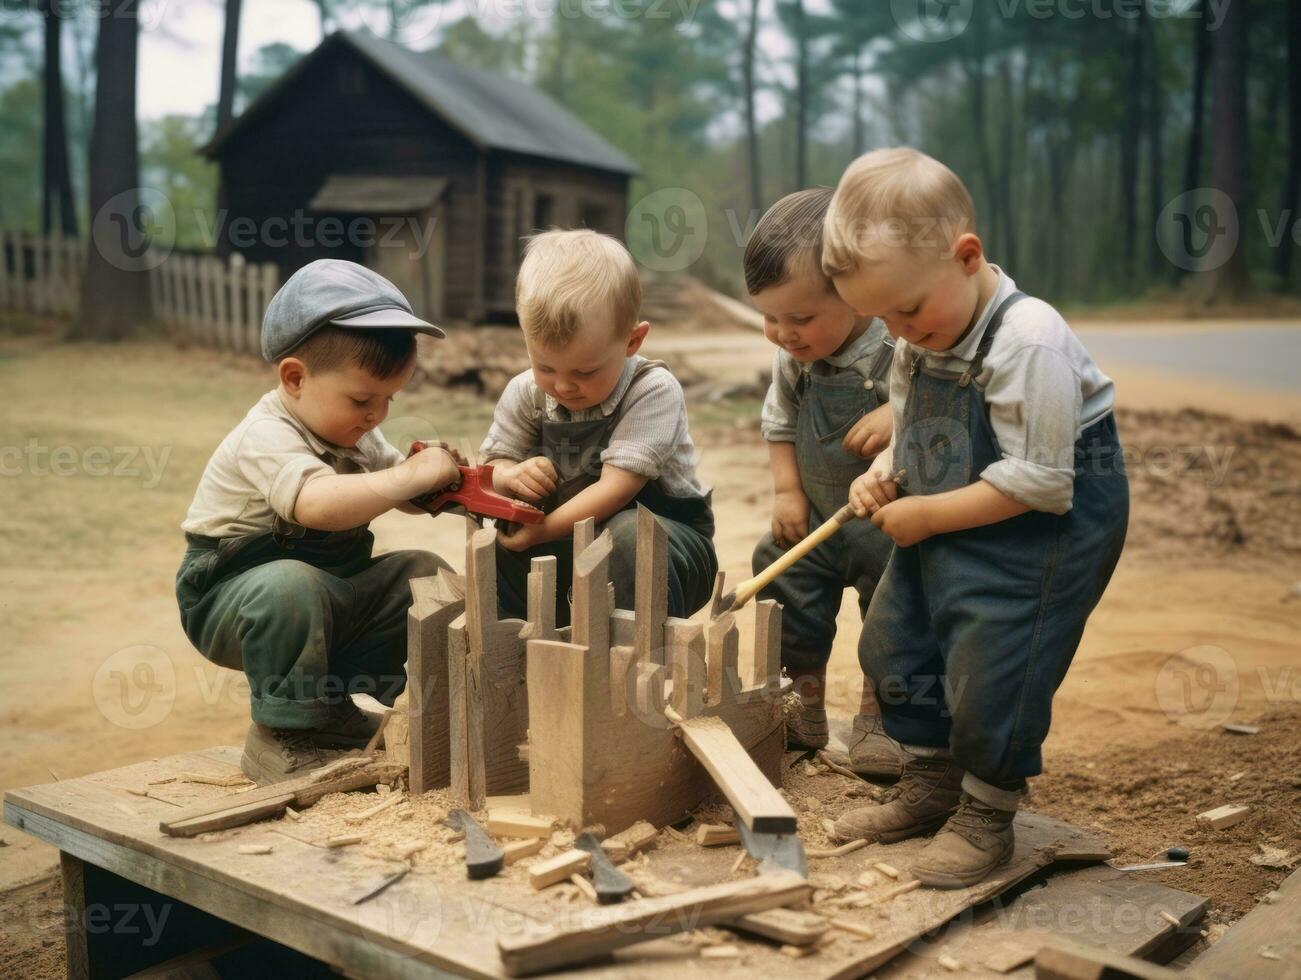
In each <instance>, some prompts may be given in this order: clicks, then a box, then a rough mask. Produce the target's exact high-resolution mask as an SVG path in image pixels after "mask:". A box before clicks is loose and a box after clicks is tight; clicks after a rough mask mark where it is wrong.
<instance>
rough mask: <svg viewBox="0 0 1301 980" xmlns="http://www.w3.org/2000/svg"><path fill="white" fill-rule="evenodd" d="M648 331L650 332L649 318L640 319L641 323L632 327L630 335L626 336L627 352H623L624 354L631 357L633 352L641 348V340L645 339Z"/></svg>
mask: <svg viewBox="0 0 1301 980" xmlns="http://www.w3.org/2000/svg"><path fill="white" fill-rule="evenodd" d="M648 333H650V321H649V320H642V322H641V323H639V324H637V326H635V327H633V328H632V335H631V336H630V337H629V338H628V353H627V354H625V355H624V356H625V357H632V355H633V354H636V353H637V351H638V350H639V349H640V348H641V343H642V341H643V340H645V339H646V335H647V334H648Z"/></svg>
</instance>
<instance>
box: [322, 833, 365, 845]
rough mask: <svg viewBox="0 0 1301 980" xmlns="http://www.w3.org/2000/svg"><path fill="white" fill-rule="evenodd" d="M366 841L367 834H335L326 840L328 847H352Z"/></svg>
mask: <svg viewBox="0 0 1301 980" xmlns="http://www.w3.org/2000/svg"><path fill="white" fill-rule="evenodd" d="M365 839H366V835H365V834H335V835H333V836H332V837H327V838H326V839H325V846H326V847H350V846H351V845H353V844H360V843H361V842H362V841H364V840H365Z"/></svg>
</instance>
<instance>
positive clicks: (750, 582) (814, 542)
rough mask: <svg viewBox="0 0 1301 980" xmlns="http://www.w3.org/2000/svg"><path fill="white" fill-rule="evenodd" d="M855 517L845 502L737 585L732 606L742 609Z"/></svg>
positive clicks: (852, 510)
mask: <svg viewBox="0 0 1301 980" xmlns="http://www.w3.org/2000/svg"><path fill="white" fill-rule="evenodd" d="M854 519H855V516H854V508H853V507H851V506H849V504H845V506H844V507H841V508H840V510H838V511H836V512H835V513H834V514H833V515H832V516H831V517H830V518H828V519H827V520H826V521H824V522H823V523H822V524H821V525H819V526H818V527H817V528H816V529H815V530H814V531H813V532H812V533H810V534H809V535H808V537H806V538H805V539H804V540H803V541H801V542H800V543H799V544H796V545H794V546H792V547H791V548H790V550H788V551H787V552H786V553H785V554H783V555H782V556H781V557H780V558H778V559H777V560H776V561H775V562H773V563H772V564H771V565H769V566H768V567H767V568H765V569H764V570H763V571H762V572H760V573H759V574H758V575H756V576H755V577H754V578H748V579H746V580H745V581H744V582H742V583H741V584H740V585H738V586H737V587H736V598H735V599H734V600H733V601H732V606H731V608H732V609H733V610H736V609H740V608H741V607H742V606H744V605H745V604H746V603H747V602H749V601H750V600H751V599H753V598H754V597H755V595H757V594H758V593H759V591H760V590H761V589H762V588H763V587H764V586H766V585H767V584H768V583H769V582H771V581H772V580H773V579H775V578H776V577H777V576H778V575H780V574H781V573H782V572H784V571H786V569H788V568H790V567H791V566H792V565H794V564H795V563H796V562H797V561H799V560H800V559H801V558H803V557H804V556H805V555H807V554H808V553H809V552H810V551H812V550H813V549H814V548H816V547H817V546H818V545H820V544H822V542H823V541H826V540H827V539H828V538H829V537H831V536H832V535H833V534H835V533H836V532H837V531H839V530H840V529H841V528H842V527H844V526H845V525H846V524H848V523H849V522H850V521H852V520H854Z"/></svg>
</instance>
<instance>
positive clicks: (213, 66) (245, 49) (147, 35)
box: [137, 0, 818, 119]
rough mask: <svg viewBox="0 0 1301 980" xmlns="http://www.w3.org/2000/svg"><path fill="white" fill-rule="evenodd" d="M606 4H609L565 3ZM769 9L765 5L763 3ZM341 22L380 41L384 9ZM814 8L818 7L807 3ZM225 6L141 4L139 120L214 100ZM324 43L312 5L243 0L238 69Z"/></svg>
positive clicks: (177, 1) (441, 21)
mask: <svg viewBox="0 0 1301 980" xmlns="http://www.w3.org/2000/svg"><path fill="white" fill-rule="evenodd" d="M554 2H555V0H450V2H448V3H446V4H444V5H443V6H434V7H431V8H430V9H429V11H427V12H426V14H425V16H424V17H423V18H422V20H420V21H418V22H416V23H414V24H413V25H412V26H411V28H410V29H409V30H408V31H407V32H406V33H405V34H404V36H403V41H404V43H406V44H408V45H409V46H411V47H413V48H417V49H419V48H426V47H430V46H432V45H433V44H434V43H436V41H437V38H438V31H439V28H440V26H441V25H446V24H451V23H454V22H455V21H457V20H459V19H460V18H461V17H463V16H465V15H466V14H467V13H472V14H474V15H475V16H476V17H478V18H479V19H480V22H481V23H482V24H483V26H484V27H485V28H486V29H488V30H493V29H495V28H500V27H503V26H505V25H506V24H507V23H508V22H509V21H511V20H512V19H514V18H515V17H516V16H518V15H519V14H521V13H527V14H531V15H533V16H539V17H545V16H547V14H548V12H549V11H550V10H551V9H552V7H553V5H554ZM566 2H568V3H574V4H576V5H579V6H578V9H582V7H581V4H582V3H593V4H601V3H604V4H607V5H608V4H609V3H611V2H613V0H566ZM664 2H665V3H666V4H668V5H671V6H673V7H674V9H686V10H690V9H692V8H691V5H692V4H694V3H695V2H697V0H664ZM765 5H766V4H765ZM335 6H336V9H339V10H340V13H339V15H338V20H339V22H340V23H341V24H342V25H343V26H346V27H351V28H363V27H369V28H370V29H371V30H372V31H374V32H375V33H377V34H383V33H384V30H385V26H386V21H385V17H384V14H383V10H382V8H383V3H380V2H376V0H370V2H369V3H368V2H365V0H336V4H335ZM810 6H811V7H813V8H816V7H817V6H818V4H817V3H813V4H810ZM224 13H225V3H224V0H142V6H141V13H140V18H141V27H142V30H141V35H140V51H139V72H140V75H139V84H138V95H137V99H138V106H137V111H138V113H139V116H140V118H141V119H157V118H159V117H161V116H165V115H169V114H172V113H179V114H183V115H197V114H198V113H199V112H201V111H202V110H203V108H204V107H205V106H207V105H212V104H215V103H216V101H217V85H218V79H219V77H220V69H221V38H222V30H223V17H224ZM765 13H766V14H768V17H767V22H768V25H769V26H768V29H767V30H766V31H765V32H764V35H763V36H762V37H761V38H760V44H761V46H762V47H763V48H764V49H765V50H767V51H768V52H769V53H770V54H773V55H776V54H778V53H781V52H784V49H785V47H786V45H785V39H784V37H782V36H781V34H780V31H779V30H778V29H776V27H775V26H774V25H773V18H772V16H771V13H772V12H771V10H767V11H765ZM320 40H321V31H320V24H319V21H318V19H317V13H316V7H315V6H314V5H313V4H312V3H311V2H310V0H244V7H243V15H242V17H241V19H240V38H239V63H240V64H245V63H247V61H248V59H249V58H250V57H251V56H252V54H253V52H255V51H256V50H257V49H258V48H260V47H262V46H263V45H266V44H270V43H272V42H276V41H281V42H284V43H286V44H288V45H290V46H291V47H294V48H297V49H298V50H300V51H309V50H311V49H312V48H314V47H316V45H317V44H319V43H320Z"/></svg>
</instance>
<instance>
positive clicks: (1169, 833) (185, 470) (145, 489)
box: [0, 332, 1301, 972]
mask: <svg viewBox="0 0 1301 980" xmlns="http://www.w3.org/2000/svg"><path fill="white" fill-rule="evenodd" d="M662 340H663V341H665V343H663V344H662V346H663V347H665V348H670V347H671V348H673V349H674V350H676V351H678V352H679V353H684V354H685V353H686V352H687V350H688V349H690V350H692V351H694V353H695V355H696V358H698V360H699V363H697V364H696V366H697V367H698V368H700V369H701V370H703V371H708V370H711V367H710V365H711V364H717V365H719V366H720V367H719V369H720V370H721V369H722V366H723V365H730V366H731V367H732V368H733V369H735V366H736V365H737V364H740V363H744V362H743V358H742V357H741V355H740V353H739V352H740V351H741V350H742V349H744V350H745V351H749V352H751V354H750V355H748V356H755V355H763V354H764V353H765V351H764V348H763V347H761V346H757V345H756V344H755V341H756V337H755V336H754V335H748V334H744V333H739V332H738V333H733V334H728V335H726V336H724V337H721V338H715V337H710V336H700V335H692V336H690V337H679V338H676V339H675V338H672V337H664V338H662ZM759 344H762V341H761V340H759ZM650 353H652V354H654V353H657V350H656V348H655V347H654V346H652V348H651V350H650ZM5 354H6V355H7V356H5V357H3V358H0V385H2V386H3V390H4V391H5V392H6V396H7V398H6V402H7V404H6V410H5V412H4V413H3V414H2V415H0V447H4V453H5V456H4V459H3V461H2V462H3V464H4V476H3V482H2V483H0V486H2V487H3V488H4V498H3V499H4V507H3V511H2V512H0V528H3V539H4V542H5V546H4V549H3V552H2V553H0V596H2V598H0V637H3V651H4V652H3V656H0V750H2V752H0V759H3V760H4V761H3V763H0V768H2V771H0V786H3V787H13V786H22V785H27V784H31V783H38V782H47V781H49V780H50V779H52V778H62V777H69V776H76V775H81V774H83V773H87V772H91V771H95V770H100V769H105V768H110V767H113V766H119V765H124V764H126V763H128V762H132V761H136V760H139V759H142V758H149V757H152V756H159V755H163V754H170V753H173V752H180V751H185V750H189V749H197V748H202V747H206V746H210V745H215V744H226V743H235V742H239V741H240V740H242V738H243V733H244V730H245V728H246V726H247V723H248V720H247V719H248V713H247V688H246V686H245V685H244V684H243V682H242V678H241V677H240V676H239V675H235V674H233V673H231V672H224V671H220V670H218V669H216V668H213V667H211V666H209V665H208V664H207V663H206V662H205V661H203V659H202V658H201V657H199V656H198V654H197V653H195V652H194V651H193V650H192V648H191V647H190V645H189V643H188V642H187V641H186V639H185V637H184V635H183V634H182V632H181V629H180V625H179V623H178V620H177V613H176V607H175V604H174V600H173V598H172V578H173V575H174V573H175V568H176V563H177V560H178V558H179V556H180V552H181V550H182V541H181V537H180V533H179V531H178V529H177V526H178V524H179V522H180V520H181V518H182V516H183V515H184V512H185V509H186V507H187V505H188V503H189V500H190V496H191V494H192V492H193V488H194V485H195V482H196V480H197V478H198V476H199V473H200V471H201V470H202V467H203V465H204V462H205V461H206V459H207V456H208V454H209V453H210V452H211V450H212V448H213V447H214V446H215V445H216V444H217V442H218V441H219V440H220V439H221V437H222V436H223V435H224V434H225V432H226V431H227V430H228V429H229V428H230V427H231V426H232V425H233V424H234V423H235V422H237V421H238V419H239V418H240V417H242V415H243V413H244V412H245V411H246V410H247V408H248V406H250V405H251V404H252V403H253V402H254V401H255V400H256V399H257V397H258V396H259V395H260V394H261V393H262V392H263V391H265V390H267V389H268V388H270V387H271V383H272V382H271V373H270V370H269V369H267V368H266V367H265V366H263V365H260V364H256V363H254V362H252V361H249V360H247V359H240V358H233V357H226V356H222V355H218V354H213V353H208V352H198V351H190V352H180V351H177V350H174V349H172V348H170V347H166V346H163V345H161V344H157V345H155V344H139V345H123V346H114V347H103V348H100V347H88V346H44V345H43V344H41V343H39V342H34V341H32V342H24V343H19V342H7V343H6V345H5ZM765 359H766V358H765V357H762V356H758V357H756V360H757V362H758V363H759V364H762V363H764V361H765ZM747 370H748V368H747ZM1125 371H1128V372H1129V374H1128V377H1127V378H1126V376H1125V374H1124V373H1123V372H1122V371H1119V370H1117V371H1115V373H1116V375H1117V377H1118V380H1119V382H1120V392H1121V401H1122V404H1123V405H1125V406H1126V408H1127V410H1126V412H1125V414H1124V415H1123V416H1122V419H1121V424H1122V434H1123V436H1124V438H1125V439H1126V441H1127V443H1129V444H1130V445H1131V447H1132V448H1133V450H1134V452H1135V454H1136V455H1135V457H1134V459H1133V460H1132V461H1131V475H1132V476H1133V482H1134V491H1135V494H1134V495H1135V509H1134V523H1133V528H1132V533H1131V540H1130V545H1129V547H1128V549H1127V551H1126V554H1125V556H1124V558H1123V560H1122V563H1121V566H1120V569H1119V571H1118V573H1117V575H1116V578H1115V580H1114V581H1113V583H1112V586H1111V588H1110V590H1109V591H1108V593H1107V595H1106V597H1105V598H1104V600H1103V603H1102V605H1101V607H1100V609H1099V610H1098V612H1097V614H1096V615H1095V616H1094V618H1093V620H1092V621H1091V623H1090V625H1089V629H1088V631H1087V632H1086V634H1085V638H1084V645H1083V648H1082V650H1081V651H1080V654H1079V657H1078V658H1077V661H1076V664H1075V666H1074V668H1073V669H1072V671H1071V673H1070V675H1069V676H1068V678H1067V680H1066V683H1065V684H1064V686H1063V687H1062V689H1061V692H1060V694H1059V696H1058V699H1057V703H1056V717H1055V722H1054V728H1053V733H1052V736H1051V737H1050V739H1049V743H1048V745H1047V747H1046V764H1047V774H1046V775H1045V776H1044V777H1043V778H1042V779H1041V780H1039V781H1037V783H1036V789H1035V805H1039V806H1042V807H1043V808H1044V809H1046V810H1048V811H1049V812H1053V813H1055V814H1056V815H1060V816H1063V817H1065V818H1067V819H1071V820H1075V821H1077V822H1083V823H1086V824H1093V825H1095V826H1097V827H1098V828H1100V829H1101V830H1103V831H1104V833H1106V834H1107V836H1108V837H1109V838H1110V839H1111V841H1112V843H1113V845H1114V846H1115V848H1116V850H1117V852H1118V854H1119V856H1121V857H1122V858H1125V859H1134V860H1140V859H1143V858H1145V857H1147V856H1148V855H1149V854H1150V853H1152V851H1154V850H1156V849H1157V848H1158V847H1163V846H1165V845H1166V844H1173V843H1180V842H1185V841H1188V840H1192V841H1193V842H1194V845H1195V846H1196V845H1197V844H1198V842H1199V841H1201V840H1202V838H1198V837H1197V834H1198V833H1199V832H1198V831H1197V830H1196V829H1195V826H1194V824H1193V823H1192V816H1193V815H1194V814H1196V813H1197V812H1200V811H1201V810H1204V809H1208V808H1210V807H1211V806H1214V805H1218V804H1220V803H1225V802H1236V801H1248V802H1252V803H1253V804H1255V805H1256V809H1255V811H1254V812H1253V816H1252V818H1251V820H1249V821H1247V822H1244V823H1243V824H1240V825H1238V827H1236V828H1234V829H1232V830H1230V831H1224V832H1222V833H1221V834H1219V835H1218V836H1217V837H1216V839H1214V840H1213V841H1212V840H1205V841H1204V843H1205V848H1204V850H1203V851H1201V852H1199V854H1198V857H1199V860H1200V859H1201V857H1202V854H1204V855H1205V862H1206V863H1204V864H1202V865H1201V870H1198V869H1197V868H1196V867H1194V868H1193V869H1190V870H1189V871H1187V872H1185V873H1183V876H1182V877H1181V876H1180V875H1179V874H1177V873H1174V872H1166V873H1164V875H1165V877H1164V878H1163V879H1162V880H1164V881H1166V882H1167V883H1169V884H1172V885H1175V886H1179V887H1188V888H1191V889H1192V890H1200V891H1201V893H1203V894H1207V895H1209V896H1210V897H1211V898H1212V899H1213V900H1214V902H1215V903H1216V904H1217V906H1218V907H1219V908H1220V909H1221V910H1222V911H1221V912H1219V913H1218V914H1219V915H1221V916H1222V917H1224V918H1231V917H1233V916H1236V915H1239V914H1241V913H1242V912H1244V911H1246V910H1247V909H1248V908H1250V905H1251V902H1252V899H1253V897H1254V896H1258V895H1259V894H1261V893H1262V892H1263V891H1264V890H1267V888H1268V887H1270V886H1272V883H1274V882H1276V881H1277V880H1279V879H1280V878H1281V877H1282V875H1283V873H1284V872H1283V871H1282V870H1279V869H1270V868H1266V867H1261V866H1260V865H1257V864H1253V863H1251V861H1250V857H1251V855H1252V854H1253V853H1255V850H1256V847H1257V845H1258V844H1259V843H1262V842H1265V843H1268V842H1273V845H1274V846H1277V847H1281V848H1284V849H1287V850H1289V851H1290V852H1292V853H1296V852H1297V851H1298V850H1301V826H1299V824H1298V820H1299V818H1298V816H1297V814H1301V806H1299V805H1298V804H1301V787H1298V784H1297V782H1296V779H1297V773H1301V751H1299V750H1298V741H1299V740H1298V738H1297V736H1296V732H1297V730H1298V729H1297V723H1298V721H1299V720H1301V708H1299V707H1298V703H1299V702H1301V639H1299V638H1301V598H1298V597H1296V595H1295V590H1296V583H1298V582H1301V526H1299V524H1301V516H1299V515H1298V508H1297V506H1296V501H1297V490H1298V487H1299V486H1301V437H1299V436H1298V434H1297V432H1296V431H1295V430H1294V429H1292V428H1291V427H1289V426H1287V425H1282V424H1265V423H1254V422H1248V421H1242V420H1241V416H1243V415H1245V414H1250V410H1251V409H1252V408H1253V407H1254V408H1256V409H1257V410H1258V414H1259V415H1260V416H1262V417H1268V418H1273V419H1287V418H1301V395H1298V394H1296V393H1291V394H1289V393H1287V392H1274V393H1271V394H1269V395H1268V396H1267V397H1264V398H1262V399H1260V400H1258V402H1245V403H1244V400H1243V399H1242V397H1241V394H1242V392H1241V390H1239V391H1238V392H1237V393H1236V394H1237V398H1236V399H1234V398H1232V397H1230V396H1231V395H1232V394H1233V392H1232V386H1230V385H1225V386H1223V387H1222V391H1221V395H1222V396H1223V397H1224V399H1225V401H1224V402H1223V406H1221V404H1220V403H1219V402H1217V401H1216V398H1217V397H1220V396H1210V395H1208V390H1209V389H1208V388H1207V387H1206V386H1203V385H1201V384H1188V383H1181V382H1179V381H1178V380H1177V379H1176V380H1175V381H1169V379H1162V378H1161V377H1160V376H1158V375H1156V374H1155V373H1152V372H1147V373H1145V372H1144V371H1143V369H1141V368H1137V367H1135V368H1126V369H1125ZM1163 385H1165V387H1163ZM1156 402H1159V403H1160V410H1159V411H1157V410H1156V408H1157V405H1156V404H1154V403H1156ZM1183 405H1192V406H1195V407H1196V408H1198V409H1199V411H1195V412H1175V411H1172V409H1177V408H1179V407H1181V406H1183ZM1229 405H1232V406H1233V407H1234V408H1235V411H1236V414H1237V415H1238V416H1239V418H1238V419H1227V418H1221V417H1218V416H1215V415H1207V414H1203V413H1204V412H1207V411H1214V410H1215V409H1216V408H1218V407H1227V406H1229ZM1138 408H1142V409H1143V410H1142V411H1137V410H1136V409H1138ZM756 410H757V403H753V402H746V403H736V404H728V405H725V406H713V407H709V408H708V409H702V411H701V413H700V415H699V417H697V416H695V415H693V429H695V431H696V435H697V438H698V441H699V443H700V446H701V453H702V472H703V474H704V476H705V478H706V480H707V481H710V482H712V483H713V485H714V487H715V501H716V502H717V503H723V504H725V509H722V510H721V513H722V515H723V517H722V519H721V521H720V529H719V535H718V540H717V545H718V550H719V553H720V557H721V561H722V564H723V567H724V568H726V569H727V571H728V573H729V577H730V578H731V579H732V580H733V581H735V580H736V578H737V577H744V576H746V575H748V572H749V556H750V552H751V549H752V548H753V545H754V543H755V541H756V539H757V538H758V536H759V535H760V534H761V533H763V532H764V530H765V529H766V527H767V526H768V492H769V491H768V475H767V471H766V466H765V459H766V454H765V453H764V451H763V448H762V446H761V444H760V439H759V435H758V432H757V426H756V425H755V424H754V421H753V420H754V414H755V412H756ZM694 411H695V408H694V406H693V412H694ZM490 412H491V405H490V404H488V403H486V402H484V401H482V400H480V399H478V398H476V397H473V396H470V395H467V394H462V393H457V392H452V393H448V392H441V391H422V392H416V393H413V394H411V395H409V396H404V397H403V399H402V400H400V401H399V402H398V403H397V404H396V405H395V407H394V410H393V419H392V422H391V424H389V425H386V426H385V429H386V432H388V434H389V436H390V438H391V439H393V441H395V442H398V443H399V444H400V443H401V440H402V439H403V438H404V437H405V438H406V439H410V438H411V437H413V436H414V435H416V434H417V433H418V434H421V435H426V436H427V435H430V434H432V433H433V432H435V431H436V432H437V433H439V434H440V435H442V436H443V437H444V438H452V439H460V440H463V441H464V443H465V444H468V445H471V446H474V445H477V441H478V438H479V436H480V435H481V434H482V432H483V431H484V428H485V426H486V424H487V421H488V418H489V415H490ZM702 420H703V421H702ZM374 527H375V531H376V535H377V538H378V542H379V546H380V548H381V549H393V548H399V547H424V548H430V549H432V550H435V551H438V552H440V553H442V554H444V555H445V556H447V557H448V558H449V559H450V560H452V561H453V563H455V564H458V565H459V564H461V562H462V560H463V559H462V556H461V555H460V554H459V553H458V549H459V546H460V542H461V541H462V540H463V527H462V524H461V521H460V520H459V519H457V518H453V517H443V518H439V519H436V520H431V519H428V518H414V517H407V516H405V515H400V514H390V515H386V516H385V517H384V518H382V519H380V520H379V521H377V522H375V525H374ZM855 619H856V610H855V606H854V603H853V602H852V601H848V600H847V601H846V603H845V605H844V608H843V609H842V611H841V615H840V618H839V623H840V626H841V631H840V637H839V639H838V640H837V644H836V648H835V652H834V655H833V661H832V671H831V706H832V708H833V710H835V711H837V712H841V713H849V712H850V711H852V707H853V705H854V704H856V702H857V699H858V694H859V685H860V673H859V670H858V666H857V661H856V657H855V642H856V639H857V624H856V622H855ZM1228 720H1231V721H1239V722H1255V723H1259V724H1260V725H1261V726H1262V728H1263V729H1264V731H1263V732H1262V734H1261V736H1259V737H1257V738H1256V739H1255V740H1253V737H1251V736H1246V737H1236V736H1229V735H1224V734H1220V733H1217V732H1215V731H1214V730H1213V729H1214V725H1216V724H1218V722H1220V721H1228ZM1237 773H1243V774H1244V775H1240V776H1237V777H1236V779H1235V778H1232V777H1234V776H1235V775H1236V774H1237ZM1167 777H1168V778H1167ZM0 839H3V841H4V843H5V845H6V846H3V847H0V894H4V895H6V896H7V897H5V898H4V900H3V906H4V907H3V909H2V910H0V911H3V913H4V914H3V915H2V916H0V919H2V920H3V922H4V924H3V925H0V934H5V936H6V938H5V942H4V943H0V945H8V944H10V943H18V944H19V945H17V946H14V947H13V948H15V949H18V948H22V949H25V950H28V951H32V950H35V951H38V952H41V958H42V960H45V959H47V958H48V957H50V956H55V955H56V954H58V948H57V947H58V946H59V944H61V942H62V940H61V938H60V937H59V936H58V935H57V929H53V927H51V926H41V925H39V923H41V922H44V921H45V920H44V919H42V918H41V915H42V914H45V913H48V912H49V911H50V906H51V903H52V902H55V901H57V888H52V887H51V886H49V885H48V884H47V883H45V879H47V878H48V877H49V875H50V874H51V873H52V871H53V867H54V860H55V853H54V851H53V850H52V849H50V848H48V847H45V846H44V845H40V844H37V843H35V842H34V841H32V840H31V839H30V838H28V837H26V836H25V835H23V834H21V833H20V832H18V831H15V830H12V829H10V828H8V827H5V828H3V830H0ZM1212 847H1213V848H1214V857H1213V860H1214V861H1215V862H1216V863H1215V864H1214V865H1213V866H1212V865H1211V864H1210V862H1211V861H1212V851H1211V848H1212ZM24 882H26V883H27V884H24ZM42 910H44V912H42ZM51 929H53V931H50V930H51ZM43 930H44V931H43ZM46 940H51V941H52V942H53V945H50V944H49V943H46ZM59 955H61V954H59ZM0 972H2V971H0Z"/></svg>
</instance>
